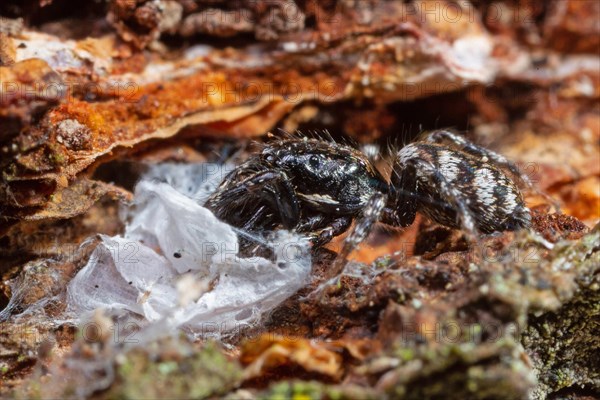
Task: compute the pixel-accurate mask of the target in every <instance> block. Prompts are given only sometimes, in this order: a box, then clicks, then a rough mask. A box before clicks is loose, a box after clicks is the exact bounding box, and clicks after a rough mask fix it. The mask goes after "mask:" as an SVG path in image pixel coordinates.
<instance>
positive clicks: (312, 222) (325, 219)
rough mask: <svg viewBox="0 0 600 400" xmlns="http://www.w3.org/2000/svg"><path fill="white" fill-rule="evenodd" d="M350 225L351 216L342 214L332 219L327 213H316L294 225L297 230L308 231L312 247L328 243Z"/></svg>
mask: <svg viewBox="0 0 600 400" xmlns="http://www.w3.org/2000/svg"><path fill="white" fill-rule="evenodd" d="M350 225H352V217H350V216H342V217H338V218H335V219H332V218H331V217H330V216H328V215H324V214H317V215H314V216H311V217H310V218H309V219H308V221H306V222H301V223H300V224H298V226H297V227H296V230H297V231H298V232H310V233H309V236H310V237H311V242H312V243H313V246H314V247H320V246H323V245H324V244H326V243H329V242H330V241H331V239H333V238H334V237H335V236H337V235H339V234H341V233H344V232H345V231H346V230H348V228H349V227H350Z"/></svg>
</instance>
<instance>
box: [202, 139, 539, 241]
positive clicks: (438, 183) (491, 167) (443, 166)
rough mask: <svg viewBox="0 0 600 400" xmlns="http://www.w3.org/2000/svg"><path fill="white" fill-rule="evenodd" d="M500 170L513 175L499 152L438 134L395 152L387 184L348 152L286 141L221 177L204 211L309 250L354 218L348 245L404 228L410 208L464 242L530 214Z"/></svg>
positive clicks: (516, 224) (514, 225)
mask: <svg viewBox="0 0 600 400" xmlns="http://www.w3.org/2000/svg"><path fill="white" fill-rule="evenodd" d="M503 169H506V170H508V171H509V172H510V173H511V174H513V175H515V176H519V174H518V171H517V169H516V167H515V166H514V165H513V164H511V163H510V162H508V161H507V160H506V159H505V158H504V157H502V156H501V155H499V154H496V153H494V152H491V151H489V150H487V149H484V148H482V147H479V146H476V145H474V144H473V143H471V142H468V141H466V140H465V139H464V138H462V137H460V136H457V135H455V134H453V133H450V132H447V131H435V132H433V133H431V134H429V135H428V136H426V137H425V139H423V140H421V141H418V142H415V143H412V144H409V145H407V146H405V147H404V148H402V149H401V150H400V151H399V152H398V153H397V155H396V158H395V160H394V162H393V170H392V175H391V178H390V180H389V182H388V181H387V180H386V179H385V178H384V177H383V176H382V174H381V173H380V172H379V171H378V170H377V169H376V168H375V167H374V166H373V165H372V163H371V162H370V161H369V159H368V158H367V156H365V155H364V154H363V153H361V152H360V151H358V150H356V149H354V148H352V147H350V146H346V145H341V144H338V143H334V142H328V141H323V140H317V139H307V138H285V139H280V140H276V141H274V142H271V143H269V144H267V145H265V146H264V147H263V149H262V150H261V151H260V152H259V153H258V154H255V155H253V156H252V157H250V159H249V160H248V161H246V162H245V163H243V164H242V165H240V166H239V167H238V168H236V169H235V170H234V171H232V172H231V173H230V174H229V175H227V176H226V177H225V179H224V180H223V182H222V183H221V185H220V186H219V187H218V188H217V190H216V191H215V192H214V193H213V194H212V195H211V196H210V197H209V199H208V200H207V202H206V206H207V207H208V208H209V209H211V210H212V211H213V212H214V213H215V215H216V216H217V217H218V218H219V219H221V220H223V221H225V222H227V223H229V224H230V225H232V226H235V227H237V228H240V229H241V230H242V231H245V232H257V233H258V232H262V231H265V230H266V231H270V230H274V229H277V228H285V229H290V230H295V231H297V232H301V233H306V234H308V235H309V236H310V237H311V239H312V241H313V243H314V245H315V246H320V245H323V244H325V243H327V242H329V241H330V240H331V239H332V238H333V237H334V236H337V235H339V234H341V233H343V232H344V231H346V230H347V229H348V228H349V227H350V226H351V224H352V222H353V220H354V219H355V218H356V219H358V222H357V224H356V227H355V228H354V231H353V232H352V233H351V234H350V235H349V237H348V239H347V241H350V242H351V245H352V246H354V245H356V244H358V243H359V242H360V241H361V240H363V239H364V238H365V237H366V236H367V235H368V233H369V231H370V229H371V227H372V225H373V224H374V223H376V222H382V223H384V224H387V225H391V226H395V227H406V226H408V225H410V224H412V222H413V221H414V219H415V215H416V212H417V211H418V212H421V213H423V214H424V215H426V216H427V217H429V218H430V219H432V220H434V221H436V222H438V223H440V224H443V225H447V226H450V227H463V228H464V229H465V230H467V231H468V232H469V233H471V234H473V235H474V234H476V233H477V232H484V233H489V232H494V231H504V230H515V229H519V228H523V227H527V226H529V224H530V215H529V210H528V209H527V208H526V207H525V204H524V202H523V197H522V195H521V193H520V191H519V189H518V187H517V185H516V184H515V183H514V182H513V181H512V180H511V179H510V178H509V177H508V176H507V175H506V174H505V173H504V172H503ZM521 178H522V179H523V180H526V179H525V178H523V177H521Z"/></svg>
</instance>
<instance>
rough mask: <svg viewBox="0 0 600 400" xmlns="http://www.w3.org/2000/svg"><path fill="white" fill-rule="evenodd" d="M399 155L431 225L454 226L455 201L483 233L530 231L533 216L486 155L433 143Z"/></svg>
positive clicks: (506, 178) (513, 185)
mask: <svg viewBox="0 0 600 400" xmlns="http://www.w3.org/2000/svg"><path fill="white" fill-rule="evenodd" d="M398 156H399V161H400V163H401V164H403V165H405V166H406V167H407V168H411V169H413V172H414V174H415V186H416V187H415V189H416V196H419V201H418V202H419V204H420V206H419V211H420V212H422V213H423V214H425V215H426V216H428V217H429V218H431V219H433V220H434V221H436V222H438V223H441V224H443V225H448V226H453V227H456V226H458V225H459V222H458V221H457V212H456V209H457V204H456V202H457V201H458V202H461V203H462V204H464V206H465V207H466V208H467V209H468V210H469V211H470V213H471V214H472V216H473V218H474V220H475V223H476V225H477V226H476V228H477V229H478V230H479V231H481V232H485V233H489V232H494V231H504V230H515V229H519V228H522V227H527V226H529V224H530V220H531V217H530V214H529V210H528V209H527V207H526V206H525V203H524V201H523V196H522V195H521V192H520V190H519V188H518V187H517V185H516V184H515V183H514V182H513V180H512V179H510V178H509V177H508V176H507V175H506V174H505V173H504V172H503V171H502V170H501V169H499V168H498V167H496V166H494V165H492V164H491V163H489V161H490V160H488V159H487V157H486V156H482V157H477V156H475V155H472V154H468V153H466V152H463V151H460V150H456V149H451V148H448V147H446V146H443V145H440V144H435V143H415V144H410V145H408V146H406V147H404V148H403V149H402V150H401V151H400V152H399V153H398ZM436 180H437V182H434V181H436ZM440 188H443V190H441V189H440Z"/></svg>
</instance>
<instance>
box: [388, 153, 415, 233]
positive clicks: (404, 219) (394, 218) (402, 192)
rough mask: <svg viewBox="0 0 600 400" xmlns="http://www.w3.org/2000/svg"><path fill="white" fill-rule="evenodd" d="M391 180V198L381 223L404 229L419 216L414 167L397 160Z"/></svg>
mask: <svg viewBox="0 0 600 400" xmlns="http://www.w3.org/2000/svg"><path fill="white" fill-rule="evenodd" d="M390 180H391V184H390V188H389V192H390V196H389V197H388V204H387V205H386V206H385V208H384V209H383V211H382V214H381V218H380V221H381V222H382V223H384V224H386V225H390V226H394V227H402V228H404V227H406V226H409V225H410V224H412V223H413V222H414V220H415V216H416V214H417V206H418V196H417V179H416V173H415V171H414V168H412V166H407V165H405V164H403V163H401V162H398V160H396V162H395V163H394V169H393V170H392V176H391V179H390Z"/></svg>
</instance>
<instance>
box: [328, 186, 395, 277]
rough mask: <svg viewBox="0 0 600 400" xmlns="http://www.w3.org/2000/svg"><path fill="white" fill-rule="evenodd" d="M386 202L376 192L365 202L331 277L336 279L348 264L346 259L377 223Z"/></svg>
mask: <svg viewBox="0 0 600 400" xmlns="http://www.w3.org/2000/svg"><path fill="white" fill-rule="evenodd" d="M386 200H387V198H386V196H385V195H384V194H382V193H379V192H377V193H375V194H374V195H372V196H371V198H370V199H369V200H368V201H367V203H366V205H365V208H364V209H363V212H362V214H361V215H360V217H358V219H357V220H356V224H355V225H354V228H353V229H352V230H351V231H350V234H349V235H348V236H347V237H346V239H344V243H343V245H342V249H341V250H340V252H339V253H338V255H337V257H336V259H335V261H334V262H333V265H332V271H331V272H332V275H333V276H336V277H337V276H339V275H340V274H341V273H342V271H343V270H344V267H345V266H346V264H347V263H348V260H347V257H348V256H349V255H350V253H351V252H352V251H353V250H354V249H355V248H356V247H357V246H358V245H359V244H360V243H361V242H362V241H363V240H365V239H366V238H367V236H369V233H371V230H372V229H373V226H374V225H375V223H376V222H378V221H379V217H380V216H381V213H382V212H383V209H384V207H385V205H386Z"/></svg>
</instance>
